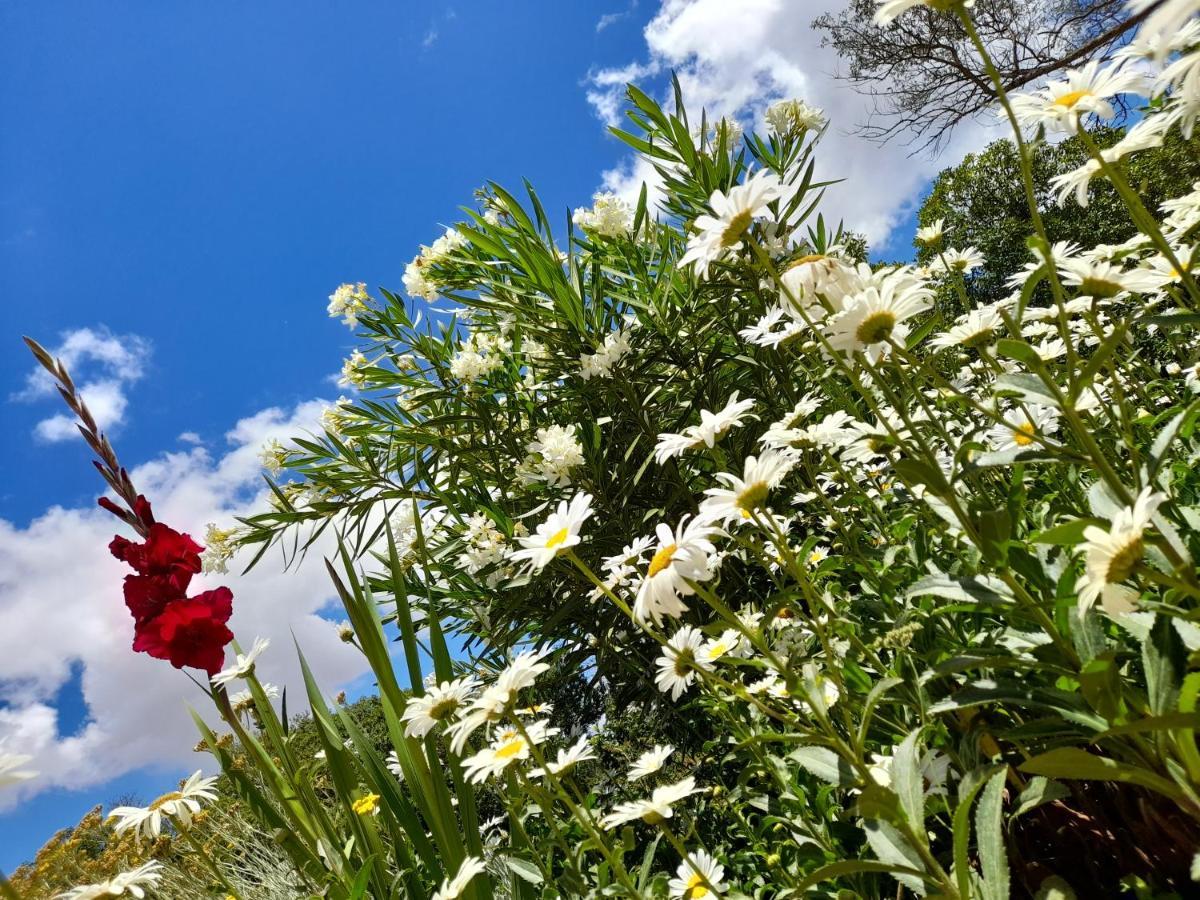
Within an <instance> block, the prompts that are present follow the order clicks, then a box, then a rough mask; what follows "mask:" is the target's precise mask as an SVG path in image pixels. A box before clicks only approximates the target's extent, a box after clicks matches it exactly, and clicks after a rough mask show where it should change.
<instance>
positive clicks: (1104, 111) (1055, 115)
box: [1012, 60, 1149, 134]
mask: <svg viewBox="0 0 1200 900" xmlns="http://www.w3.org/2000/svg"><path fill="white" fill-rule="evenodd" d="M1148 88H1149V85H1148V83H1147V80H1146V76H1145V75H1144V74H1142V73H1141V72H1139V71H1137V70H1135V69H1134V68H1132V67H1127V66H1125V65H1124V64H1122V63H1117V64H1116V65H1110V66H1106V67H1104V68H1101V66H1100V62H1099V61H1098V60H1091V61H1090V62H1088V63H1087V64H1085V65H1084V67H1083V68H1082V69H1071V70H1069V71H1068V72H1067V74H1066V78H1064V79H1061V80H1058V81H1052V82H1050V83H1049V84H1047V85H1046V86H1045V87H1042V88H1039V89H1038V90H1036V91H1033V92H1030V93H1026V94H1017V95H1015V96H1014V97H1013V98H1012V107H1013V112H1014V113H1016V115H1017V119H1018V120H1019V121H1020V122H1021V123H1022V124H1024V125H1029V126H1038V125H1046V126H1047V127H1050V128H1056V129H1059V130H1061V131H1065V132H1068V133H1070V134H1075V133H1076V132H1077V131H1078V130H1079V122H1080V119H1081V118H1082V117H1083V116H1085V115H1089V114H1090V115H1093V116H1095V117H1097V118H1099V119H1111V118H1112V117H1113V116H1114V115H1116V110H1114V109H1113V105H1112V103H1111V102H1110V101H1111V100H1112V98H1113V97H1116V96H1118V95H1120V94H1129V93H1133V94H1145V93H1146V92H1147V90H1148Z"/></svg>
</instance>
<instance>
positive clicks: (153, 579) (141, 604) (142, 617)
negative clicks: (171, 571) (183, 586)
mask: <svg viewBox="0 0 1200 900" xmlns="http://www.w3.org/2000/svg"><path fill="white" fill-rule="evenodd" d="M186 597H187V595H186V594H185V593H184V592H183V591H182V590H180V589H179V588H177V587H176V586H175V585H174V584H173V583H172V581H171V579H170V578H164V577H162V576H160V575H126V576H125V605H126V606H128V607H129V612H130V613H131V614H132V615H133V619H134V621H135V622H144V621H146V620H147V619H153V618H154V617H155V616H157V615H158V614H159V613H161V612H162V611H163V609H164V608H165V607H166V605H167V604H168V603H170V602H171V601H172V600H183V599H185V598H186Z"/></svg>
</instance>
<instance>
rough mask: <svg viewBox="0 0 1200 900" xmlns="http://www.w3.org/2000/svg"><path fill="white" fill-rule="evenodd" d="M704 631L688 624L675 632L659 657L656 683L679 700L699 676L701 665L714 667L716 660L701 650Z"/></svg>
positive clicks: (672, 697) (709, 669) (704, 667)
mask: <svg viewBox="0 0 1200 900" xmlns="http://www.w3.org/2000/svg"><path fill="white" fill-rule="evenodd" d="M703 645H704V635H703V634H701V633H700V630H699V629H697V628H694V627H692V626H691V625H684V626H683V627H682V628H680V629H679V630H678V631H676V632H675V634H673V635H672V636H671V639H670V640H669V641H667V644H666V646H665V647H663V650H662V654H661V655H660V656H659V657H658V662H657V665H658V674H657V675H655V676H654V683H655V685H657V686H658V689H659V690H660V691H662V692H663V693H664V694H666V693H670V695H671V699H672V700H678V699H679V698H680V697H681V696H682V695H683V693H684V691H686V690H687V689H688V688H689V687H691V685H692V682H693V681H695V680H696V672H697V670H699V669H703V670H704V671H711V670H712V667H713V664H712V662H711V661H709V659H708V658H707V657H706V656H705V655H704V654H703V653H702V652H701V648H702V647H703Z"/></svg>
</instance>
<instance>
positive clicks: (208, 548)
mask: <svg viewBox="0 0 1200 900" xmlns="http://www.w3.org/2000/svg"><path fill="white" fill-rule="evenodd" d="M237 534H238V532H237V529H236V528H218V527H217V526H216V525H215V524H214V523H212V522H209V523H208V526H207V530H206V531H205V532H204V552H203V553H201V554H200V571H202V572H204V573H205V574H206V575H209V574H217V575H225V574H228V572H229V560H231V559H232V558H233V555H234V554H235V553H236V552H237V545H236V544H235V543H234V538H236V537H237Z"/></svg>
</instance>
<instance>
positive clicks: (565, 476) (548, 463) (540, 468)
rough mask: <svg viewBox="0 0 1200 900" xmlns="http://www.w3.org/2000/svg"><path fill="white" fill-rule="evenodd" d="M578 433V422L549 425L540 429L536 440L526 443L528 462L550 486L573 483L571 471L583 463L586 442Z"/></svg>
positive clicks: (537, 474) (539, 477)
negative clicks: (582, 440) (581, 439)
mask: <svg viewBox="0 0 1200 900" xmlns="http://www.w3.org/2000/svg"><path fill="white" fill-rule="evenodd" d="M577 432H578V426H577V425H567V426H562V425H550V426H548V427H546V428H539V429H538V430H537V435H536V440H532V441H530V442H529V443H528V444H526V445H525V452H526V453H528V454H530V460H529V461H528V465H529V466H530V467H532V468H533V469H534V476H535V477H536V478H537V479H538V480H539V481H544V482H546V484H548V485H549V486H550V487H565V486H566V485H569V484H570V483H571V474H570V473H571V470H572V469H574V468H576V467H578V466H580V465H582V464H583V445H582V444H581V443H579V438H578V436H577Z"/></svg>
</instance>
